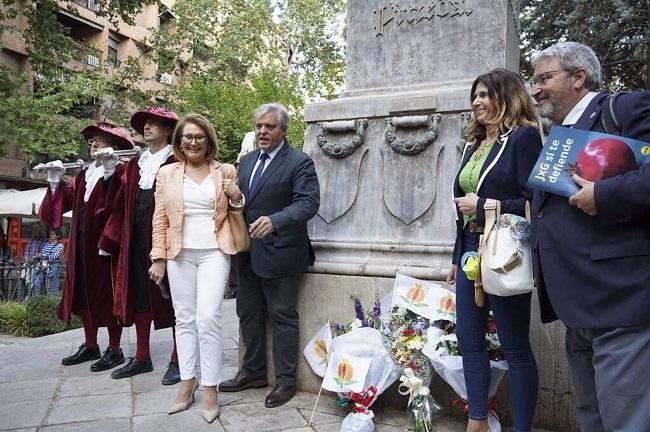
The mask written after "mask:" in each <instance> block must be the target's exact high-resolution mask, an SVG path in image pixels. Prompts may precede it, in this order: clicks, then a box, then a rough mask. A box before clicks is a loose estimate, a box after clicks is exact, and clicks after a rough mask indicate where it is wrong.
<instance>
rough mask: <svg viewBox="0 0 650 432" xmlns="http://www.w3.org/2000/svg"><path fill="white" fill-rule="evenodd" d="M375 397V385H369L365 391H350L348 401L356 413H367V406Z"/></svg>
mask: <svg viewBox="0 0 650 432" xmlns="http://www.w3.org/2000/svg"><path fill="white" fill-rule="evenodd" d="M376 397H377V387H375V386H372V387H370V388H369V389H368V390H367V391H366V392H365V393H351V394H350V401H351V403H352V411H354V412H358V413H367V412H368V407H370V405H371V404H372V403H373V402H374V400H375V398H376Z"/></svg>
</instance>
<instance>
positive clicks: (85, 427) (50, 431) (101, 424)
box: [39, 418, 131, 432]
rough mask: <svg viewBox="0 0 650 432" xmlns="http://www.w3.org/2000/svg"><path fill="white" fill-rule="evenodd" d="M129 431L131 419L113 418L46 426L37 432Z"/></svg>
mask: <svg viewBox="0 0 650 432" xmlns="http://www.w3.org/2000/svg"><path fill="white" fill-rule="evenodd" d="M129 430H131V419H129V418H115V419H106V420H97V421H89V422H81V423H67V424H60V425H53V426H46V427H43V428H40V429H39V432H118V431H119V432H122V431H124V432H125V431H129Z"/></svg>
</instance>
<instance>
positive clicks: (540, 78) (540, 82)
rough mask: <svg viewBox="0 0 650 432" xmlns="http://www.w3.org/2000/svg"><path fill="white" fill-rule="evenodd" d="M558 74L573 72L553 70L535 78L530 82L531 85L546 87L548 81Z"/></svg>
mask: <svg viewBox="0 0 650 432" xmlns="http://www.w3.org/2000/svg"><path fill="white" fill-rule="evenodd" d="M557 72H571V71H570V70H568V69H557V70H552V71H548V72H542V73H541V74H539V75H537V76H534V77H533V79H532V80H531V81H530V83H531V85H534V86H535V85H544V83H545V82H546V80H549V79H552V78H553V74H555V73H557Z"/></svg>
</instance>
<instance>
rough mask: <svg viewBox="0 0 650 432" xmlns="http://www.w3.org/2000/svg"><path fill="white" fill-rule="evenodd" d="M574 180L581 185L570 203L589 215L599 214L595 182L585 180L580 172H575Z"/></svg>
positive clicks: (570, 199)
mask: <svg viewBox="0 0 650 432" xmlns="http://www.w3.org/2000/svg"><path fill="white" fill-rule="evenodd" d="M573 181H574V182H576V184H577V185H578V186H580V188H581V189H580V190H579V191H578V192H576V193H575V194H573V195H572V196H571V197H570V198H569V204H570V205H572V206H576V207H578V208H579V209H580V210H582V211H583V212H585V213H587V214H588V215H589V216H597V215H598V211H597V210H596V197H595V196H594V182H591V181H589V180H585V179H583V178H582V177H580V176H579V175H578V174H573Z"/></svg>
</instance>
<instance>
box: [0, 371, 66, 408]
mask: <svg viewBox="0 0 650 432" xmlns="http://www.w3.org/2000/svg"><path fill="white" fill-rule="evenodd" d="M58 383H59V379H58V378H51V379H45V380H36V381H15V382H6V383H3V384H0V405H4V404H9V403H14V402H23V401H37V400H45V401H49V400H50V399H52V397H54V391H55V390H56V387H57V385H58Z"/></svg>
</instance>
